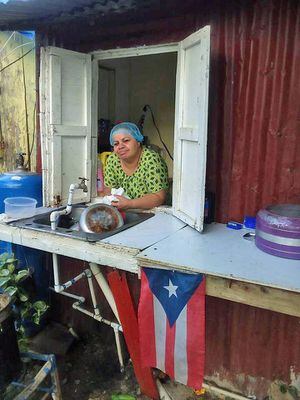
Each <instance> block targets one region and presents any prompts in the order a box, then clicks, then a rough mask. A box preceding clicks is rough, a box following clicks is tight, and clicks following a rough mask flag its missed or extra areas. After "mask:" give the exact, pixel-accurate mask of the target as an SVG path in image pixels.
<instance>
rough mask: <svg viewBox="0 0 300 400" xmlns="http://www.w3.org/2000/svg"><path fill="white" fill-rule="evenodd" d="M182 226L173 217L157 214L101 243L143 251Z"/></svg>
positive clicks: (180, 222)
mask: <svg viewBox="0 0 300 400" xmlns="http://www.w3.org/2000/svg"><path fill="white" fill-rule="evenodd" d="M184 226H186V224H185V223H183V222H182V221H180V220H179V219H178V218H175V217H174V216H173V215H169V214H167V213H158V214H156V215H154V217H152V218H149V219H147V220H146V221H144V222H142V223H140V224H138V225H135V226H133V227H132V228H130V229H127V230H125V231H123V232H120V233H118V234H116V235H113V236H110V237H108V238H106V239H104V240H102V243H109V244H113V245H116V246H117V245H119V246H126V247H132V248H135V249H139V250H143V249H145V248H146V247H149V246H151V245H152V244H153V243H157V242H159V241H160V240H162V239H165V238H166V237H168V236H170V235H171V234H173V233H175V232H177V231H178V230H179V229H182V228H183V227H184Z"/></svg>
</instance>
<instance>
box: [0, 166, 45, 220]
mask: <svg viewBox="0 0 300 400" xmlns="http://www.w3.org/2000/svg"><path fill="white" fill-rule="evenodd" d="M19 196H24V197H32V198H33V199H36V201H37V207H40V206H42V203H43V200H42V176H41V175H40V174H36V173H35V172H26V171H23V170H21V171H12V172H5V173H4V174H1V175H0V213H3V212H4V199H6V198H7V197H19Z"/></svg>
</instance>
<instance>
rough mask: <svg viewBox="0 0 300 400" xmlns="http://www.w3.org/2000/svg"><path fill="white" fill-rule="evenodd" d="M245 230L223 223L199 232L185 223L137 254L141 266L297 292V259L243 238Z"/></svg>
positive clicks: (299, 287) (299, 281)
mask: <svg viewBox="0 0 300 400" xmlns="http://www.w3.org/2000/svg"><path fill="white" fill-rule="evenodd" d="M246 232H247V231H246V230H244V229H243V230H239V231H236V230H233V229H228V228H226V226H225V225H223V224H211V225H209V226H206V228H205V231H204V232H203V233H199V232H197V231H196V230H194V229H192V228H190V227H189V226H187V227H185V228H183V229H181V230H179V231H177V232H176V233H174V234H173V235H171V236H169V237H167V238H166V239H164V240H162V241H160V242H159V243H156V244H155V246H151V247H149V248H147V249H146V250H144V251H143V252H142V253H140V254H139V255H138V259H139V260H140V263H141V265H148V266H153V267H155V266H157V267H158V268H160V267H163V268H172V269H176V270H182V271H189V272H201V273H204V274H207V275H212V276H218V277H223V278H227V279H233V280H238V281H241V282H249V283H254V284H258V285H265V286H269V287H274V288H279V289H284V290H289V291H294V292H300V262H299V260H288V259H285V258H280V257H275V256H272V255H270V254H267V253H264V252H263V251H261V250H259V249H258V248H257V247H256V246H255V244H254V242H249V241H247V240H245V239H243V237H242V236H243V234H245V233H246Z"/></svg>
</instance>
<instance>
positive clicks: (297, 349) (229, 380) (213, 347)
mask: <svg viewBox="0 0 300 400" xmlns="http://www.w3.org/2000/svg"><path fill="white" fill-rule="evenodd" d="M206 303H207V304H206V359H205V377H206V379H211V380H213V381H215V382H216V383H217V384H220V385H221V386H222V385H223V387H224V386H226V385H229V384H230V385H233V387H234V388H235V390H236V391H240V392H241V393H244V394H247V395H250V394H251V393H252V394H254V393H255V395H256V396H257V398H258V399H262V398H264V397H265V396H267V392H268V389H269V386H270V383H271V382H272V381H274V380H282V381H284V382H290V380H291V376H290V372H291V371H290V369H291V367H292V368H294V370H295V371H296V373H298V374H300V320H299V318H296V317H290V316H288V315H283V314H280V313H275V312H272V311H267V310H263V309H259V308H256V307H251V306H246V305H243V304H238V303H235V302H231V301H226V300H222V299H217V298H214V297H207V302H206Z"/></svg>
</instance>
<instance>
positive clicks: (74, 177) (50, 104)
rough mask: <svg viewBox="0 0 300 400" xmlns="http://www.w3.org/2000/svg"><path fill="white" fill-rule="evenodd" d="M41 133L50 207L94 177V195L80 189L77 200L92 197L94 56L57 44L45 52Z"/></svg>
mask: <svg viewBox="0 0 300 400" xmlns="http://www.w3.org/2000/svg"><path fill="white" fill-rule="evenodd" d="M40 93H41V133H42V164H43V194H44V205H47V206H48V205H53V204H55V203H56V202H57V199H59V198H60V200H61V204H66V202H67V197H68V191H69V186H70V184H71V183H76V182H78V181H79V180H78V178H79V177H84V178H88V179H89V182H87V186H88V188H89V191H88V193H84V192H83V191H82V190H76V191H75V192H74V197H73V199H74V203H78V202H83V201H89V200H90V196H91V190H90V189H91V159H92V152H91V56H90V55H87V54H81V53H77V52H73V51H69V50H65V49H60V48H56V47H47V48H43V49H42V51H41V77H40Z"/></svg>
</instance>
